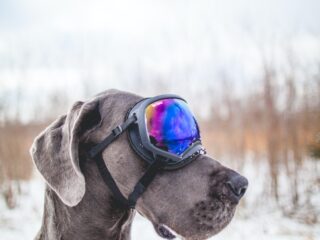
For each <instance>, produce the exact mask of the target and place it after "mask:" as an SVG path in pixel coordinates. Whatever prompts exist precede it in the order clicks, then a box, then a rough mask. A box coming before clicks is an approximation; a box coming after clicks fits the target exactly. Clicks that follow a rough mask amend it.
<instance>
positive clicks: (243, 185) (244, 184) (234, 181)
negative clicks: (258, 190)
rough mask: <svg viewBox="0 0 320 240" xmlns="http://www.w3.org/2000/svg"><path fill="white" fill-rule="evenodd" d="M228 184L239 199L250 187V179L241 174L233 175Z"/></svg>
mask: <svg viewBox="0 0 320 240" xmlns="http://www.w3.org/2000/svg"><path fill="white" fill-rule="evenodd" d="M226 184H227V186H228V187H229V188H230V189H231V191H232V192H233V194H234V195H236V197H238V198H239V199H240V198H241V197H242V196H243V195H244V194H245V192H246V190H247V188H248V180H247V179H246V178H245V177H242V176H240V175H236V176H233V177H231V179H230V180H229V181H228V182H226Z"/></svg>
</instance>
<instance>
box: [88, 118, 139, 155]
mask: <svg viewBox="0 0 320 240" xmlns="http://www.w3.org/2000/svg"><path fill="white" fill-rule="evenodd" d="M136 120H137V117H136V116H135V115H133V116H131V117H130V118H128V119H127V120H126V121H125V122H124V123H122V124H120V125H118V126H117V127H116V128H114V129H113V130H112V133H111V134H109V135H108V136H107V137H105V139H103V140H102V142H100V143H98V144H97V145H95V146H94V147H93V148H92V149H91V150H90V151H89V153H88V155H89V157H90V158H95V157H96V156H97V154H99V153H101V151H102V150H103V149H105V148H106V147H107V146H108V145H109V144H110V143H112V142H113V141H114V140H116V139H117V138H118V137H119V135H120V134H121V133H123V132H124V131H125V130H126V129H127V128H128V127H129V126H130V125H131V124H132V123H134V122H135V121H136Z"/></svg>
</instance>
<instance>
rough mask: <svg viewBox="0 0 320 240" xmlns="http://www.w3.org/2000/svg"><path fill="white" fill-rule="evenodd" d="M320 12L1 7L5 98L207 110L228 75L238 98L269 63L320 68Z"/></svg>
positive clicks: (264, 4) (274, 7)
mask: <svg viewBox="0 0 320 240" xmlns="http://www.w3.org/2000/svg"><path fill="white" fill-rule="evenodd" d="M319 12H320V1H318V0H303V1H302V0H269V1H265V0H264V1H262V0H237V1H234V0H232V1H231V0H223V1H217V0H197V1H190V0H189V1H187V0H158V1H155V0H138V1H130V0H114V1H110V0H107V1H101V0H90V1H88V0H78V1H75V0H54V1H43V0H28V1H26V0H1V1H0V97H1V96H2V97H5V96H9V98H10V97H12V98H15V97H14V96H15V95H16V93H17V86H20V88H22V89H23V90H24V91H23V94H22V98H24V99H27V103H29V102H30V101H31V99H34V98H37V97H38V96H39V95H48V94H49V93H50V92H52V91H54V90H56V89H60V90H62V91H64V92H65V93H66V94H68V95H70V96H71V98H72V99H76V98H81V97H83V96H87V95H91V94H93V93H96V92H99V91H101V90H103V89H106V88H121V89H124V90H128V91H134V92H137V93H140V94H144V95H153V94H157V93H159V92H161V91H170V92H175V93H178V94H181V95H184V96H186V95H187V96H186V98H199V101H201V99H202V98H203V101H205V99H207V95H208V92H210V91H211V90H214V89H215V88H216V84H218V83H219V82H220V81H221V78H222V76H225V75H226V76H227V77H228V78H230V80H231V81H232V83H233V85H234V86H236V87H238V88H239V89H243V88H246V85H248V84H249V83H251V82H252V81H254V80H256V79H258V76H259V73H260V68H261V59H262V55H266V57H267V58H270V59H276V61H278V62H277V63H279V66H280V65H281V61H285V60H284V59H285V58H286V56H285V54H286V51H285V49H286V48H288V49H293V52H294V54H295V55H297V56H299V61H300V60H301V63H302V64H305V65H306V66H310V65H311V64H310V63H314V62H315V60H319V58H320V42H319V40H320V14H319ZM70 90H72V91H70ZM199 92H200V93H202V94H199ZM216 94H218V93H216Z"/></svg>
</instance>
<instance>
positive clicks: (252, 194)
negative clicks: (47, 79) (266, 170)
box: [0, 169, 320, 240]
mask: <svg viewBox="0 0 320 240" xmlns="http://www.w3.org/2000/svg"><path fill="white" fill-rule="evenodd" d="M249 171H250V172H251V170H250V169H249ZM250 178H252V177H249V181H250V188H249V190H248V192H247V195H246V206H245V207H242V208H241V209H239V211H238V212H237V214H236V216H235V217H234V219H233V220H232V222H231V224H230V225H229V226H228V227H227V228H226V229H224V230H223V231H222V232H221V233H220V234H218V235H217V236H215V237H213V238H212V239H216V240H222V239H224V240H225V239H228V240H233V239H235V240H251V239H252V240H253V239H257V238H259V240H264V239H273V240H320V226H319V225H306V224H304V223H301V222H298V221H297V220H293V219H290V218H286V217H284V216H283V215H282V213H281V212H280V211H279V210H277V208H275V207H272V204H270V203H268V200H266V199H260V200H259V199H258V200H257V197H258V196H257V194H258V193H259V191H260V190H261V189H259V188H261V182H259V180H255V181H253V179H250ZM260 181H261V178H260ZM43 188H44V183H43V181H42V179H41V178H40V177H39V176H36V177H35V178H34V179H32V180H31V181H30V182H24V183H22V185H21V189H22V193H21V196H20V197H19V199H18V202H17V207H16V208H15V209H12V210H9V209H7V208H6V206H5V202H4V200H3V198H0V240H18V239H33V237H34V236H35V234H36V233H37V231H38V229H39V227H40V224H41V215H42V207H43ZM318 193H319V191H318ZM317 195H318V196H316V198H315V199H314V200H313V201H314V202H313V204H316V205H317V206H318V208H317V211H318V210H319V208H320V201H319V199H320V198H319V195H320V193H319V194H317ZM260 198H261V197H260ZM254 199H255V200H254ZM262 201H264V202H263V204H262V206H263V205H264V206H263V207H259V208H258V209H253V208H252V207H250V206H254V205H256V203H257V202H262ZM318 213H319V212H318ZM318 213H316V214H318ZM318 219H319V214H318ZM132 239H133V240H158V239H161V238H160V237H158V236H157V235H156V233H155V231H154V229H153V226H152V225H151V223H150V222H148V221H147V220H145V219H144V218H142V217H141V216H139V215H138V214H137V215H136V218H135V220H134V224H133V229H132Z"/></svg>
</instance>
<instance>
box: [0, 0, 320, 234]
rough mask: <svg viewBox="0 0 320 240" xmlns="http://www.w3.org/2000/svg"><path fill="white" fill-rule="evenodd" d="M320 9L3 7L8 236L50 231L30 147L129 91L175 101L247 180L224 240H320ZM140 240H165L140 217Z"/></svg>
mask: <svg viewBox="0 0 320 240" xmlns="http://www.w3.org/2000/svg"><path fill="white" fill-rule="evenodd" d="M319 12H320V2H319V1H317V0H304V1H302V0H269V1H262V0H255V1H253V0H238V1H231V0H224V1H221V0H197V1H190V0H170V1H169V0H162V1H156V0H148V1H147V0H138V1H129V0H117V1H111V0H106V1H98V0H90V1H87V0H78V1H74V0H55V1H52V0H51V1H40V0H28V1H23V0H1V1H0V239H1V240H13V239H15V240H16V239H32V238H33V237H34V236H35V234H36V232H37V231H38V230H39V227H40V224H41V217H42V208H43V189H44V181H43V180H42V178H41V176H40V175H39V174H38V173H37V172H36V171H35V170H34V168H33V165H32V162H31V159H30V156H29V153H28V148H29V147H30V145H31V143H32V139H33V138H34V137H35V136H36V135H37V134H38V133H39V132H40V131H41V130H42V129H43V128H44V127H45V126H47V125H48V124H49V123H50V122H51V121H53V120H54V119H55V118H56V117H57V116H58V115H59V114H62V113H65V112H66V111H67V109H68V108H69V107H70V106H71V104H72V103H73V102H74V101H76V100H79V99H87V98H89V97H91V96H93V95H95V94H96V93H98V92H100V91H102V90H105V89H109V88H118V89H122V90H126V91H130V92H134V93H137V94H141V95H143V96H153V95H156V94H160V93H168V92H170V93H176V94H179V95H182V96H183V97H185V98H186V99H187V100H188V102H189V103H190V105H191V107H192V109H193V111H194V113H195V114H196V116H197V118H198V119H199V121H200V128H201V130H202V138H203V141H204V143H205V145H206V147H207V150H208V152H209V154H210V155H212V156H214V157H215V158H216V159H218V160H219V161H220V162H221V163H223V164H225V165H227V166H230V167H232V168H234V169H237V170H238V171H239V172H241V173H242V174H244V175H245V176H246V177H248V179H249V182H250V186H249V189H248V191H247V193H246V196H245V198H244V199H243V200H242V202H241V205H240V206H239V207H238V210H237V213H236V215H235V217H234V219H233V221H232V222H231V224H230V225H229V226H228V227H227V228H226V229H225V230H223V231H222V232H221V233H219V234H218V235H217V236H215V237H213V239H235V240H237V239H239V240H240V239H246V240H250V239H257V238H259V239H261V240H263V239H276V240H278V239H279V240H280V239H281V240H284V239H289V240H318V239H320V174H319V172H320V161H319V159H320V14H319ZM132 239H133V240H138V239H139V240H147V239H148V240H150V239H151V240H153V239H155V240H156V239H160V238H159V237H158V236H157V235H156V233H155V232H154V230H153V227H152V225H151V224H150V223H149V222H148V221H147V220H145V219H143V218H142V217H141V216H139V215H138V214H137V216H136V219H135V221H134V224H133V229H132Z"/></svg>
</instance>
